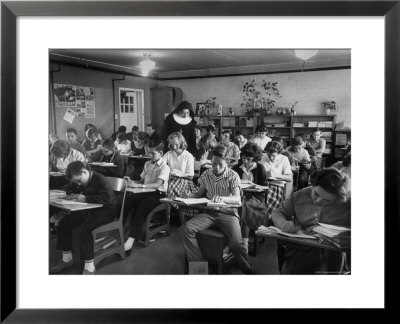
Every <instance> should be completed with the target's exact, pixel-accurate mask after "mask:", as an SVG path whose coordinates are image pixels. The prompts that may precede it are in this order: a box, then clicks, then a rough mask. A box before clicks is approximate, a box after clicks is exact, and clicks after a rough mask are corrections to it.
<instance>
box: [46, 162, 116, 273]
mask: <svg viewBox="0 0 400 324" xmlns="http://www.w3.org/2000/svg"><path fill="white" fill-rule="evenodd" d="M66 176H67V179H68V180H69V181H70V186H69V187H67V190H66V191H67V193H68V194H69V195H68V196H67V198H65V199H70V200H75V201H80V202H87V203H95V204H103V207H101V208H96V209H88V210H83V211H75V212H73V213H71V214H69V215H67V216H65V217H64V218H62V219H61V220H60V222H59V224H58V229H57V245H56V248H57V249H58V250H61V251H62V255H63V256H62V259H60V260H59V261H58V262H57V263H56V264H55V265H54V266H52V267H51V268H50V273H58V272H61V271H63V270H64V269H67V268H70V267H72V266H73V265H74V260H73V257H72V231H73V230H74V229H75V228H77V227H79V226H80V231H79V243H80V256H81V259H83V260H85V268H84V270H83V273H82V274H95V270H96V269H95V267H94V242H93V235H92V231H93V230H94V229H95V228H97V227H99V226H101V225H104V224H107V223H110V222H111V221H112V220H113V219H114V217H115V213H116V210H115V206H116V198H115V195H114V192H113V190H112V188H111V186H110V184H109V182H108V181H107V179H106V178H105V177H104V176H103V175H101V174H99V173H97V172H94V171H91V170H90V168H89V167H87V166H86V165H85V164H83V163H82V162H80V161H75V162H71V163H70V164H69V165H68V167H67V172H66Z"/></svg>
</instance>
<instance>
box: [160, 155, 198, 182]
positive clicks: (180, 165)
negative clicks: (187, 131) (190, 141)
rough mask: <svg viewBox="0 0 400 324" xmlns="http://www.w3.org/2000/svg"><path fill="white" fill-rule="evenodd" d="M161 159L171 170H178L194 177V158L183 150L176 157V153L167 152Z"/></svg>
mask: <svg viewBox="0 0 400 324" xmlns="http://www.w3.org/2000/svg"><path fill="white" fill-rule="evenodd" d="M162 158H163V160H165V162H167V164H168V166H169V168H170V169H171V170H179V171H182V172H185V173H186V174H188V175H191V176H193V175H194V157H193V155H192V154H191V153H190V152H188V151H186V150H184V151H183V152H182V153H181V154H179V156H178V155H177V154H176V152H174V151H168V152H167V153H165V154H164V156H163V157H162Z"/></svg>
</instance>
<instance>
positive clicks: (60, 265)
mask: <svg viewBox="0 0 400 324" xmlns="http://www.w3.org/2000/svg"><path fill="white" fill-rule="evenodd" d="M74 264H75V262H74V260H73V259H72V260H71V261H69V262H64V261H63V259H60V260H59V261H58V262H57V263H56V264H55V265H53V266H52V267H51V268H50V273H59V272H61V271H63V270H65V269H68V268H71V267H72V266H73V265H74Z"/></svg>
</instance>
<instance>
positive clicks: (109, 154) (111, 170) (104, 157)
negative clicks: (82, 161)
mask: <svg viewBox="0 0 400 324" xmlns="http://www.w3.org/2000/svg"><path fill="white" fill-rule="evenodd" d="M88 162H106V163H114V165H116V167H102V166H92V168H95V170H96V172H98V173H101V174H102V175H104V176H106V177H116V178H122V177H123V176H124V175H125V159H124V157H123V156H121V154H119V152H118V151H117V150H116V148H115V145H114V142H113V140H112V138H107V139H106V140H105V141H104V143H103V145H101V146H100V151H97V152H96V153H94V154H93V155H92V156H91V157H89V158H88Z"/></svg>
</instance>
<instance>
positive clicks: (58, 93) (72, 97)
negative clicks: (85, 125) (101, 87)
mask: <svg viewBox="0 0 400 324" xmlns="http://www.w3.org/2000/svg"><path fill="white" fill-rule="evenodd" d="M94 100H95V98H94V88H91V87H81V86H74V85H67V84H54V103H55V107H56V108H65V107H70V108H73V110H74V111H75V116H74V117H78V118H95V115H96V114H95V110H96V107H95V103H94Z"/></svg>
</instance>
